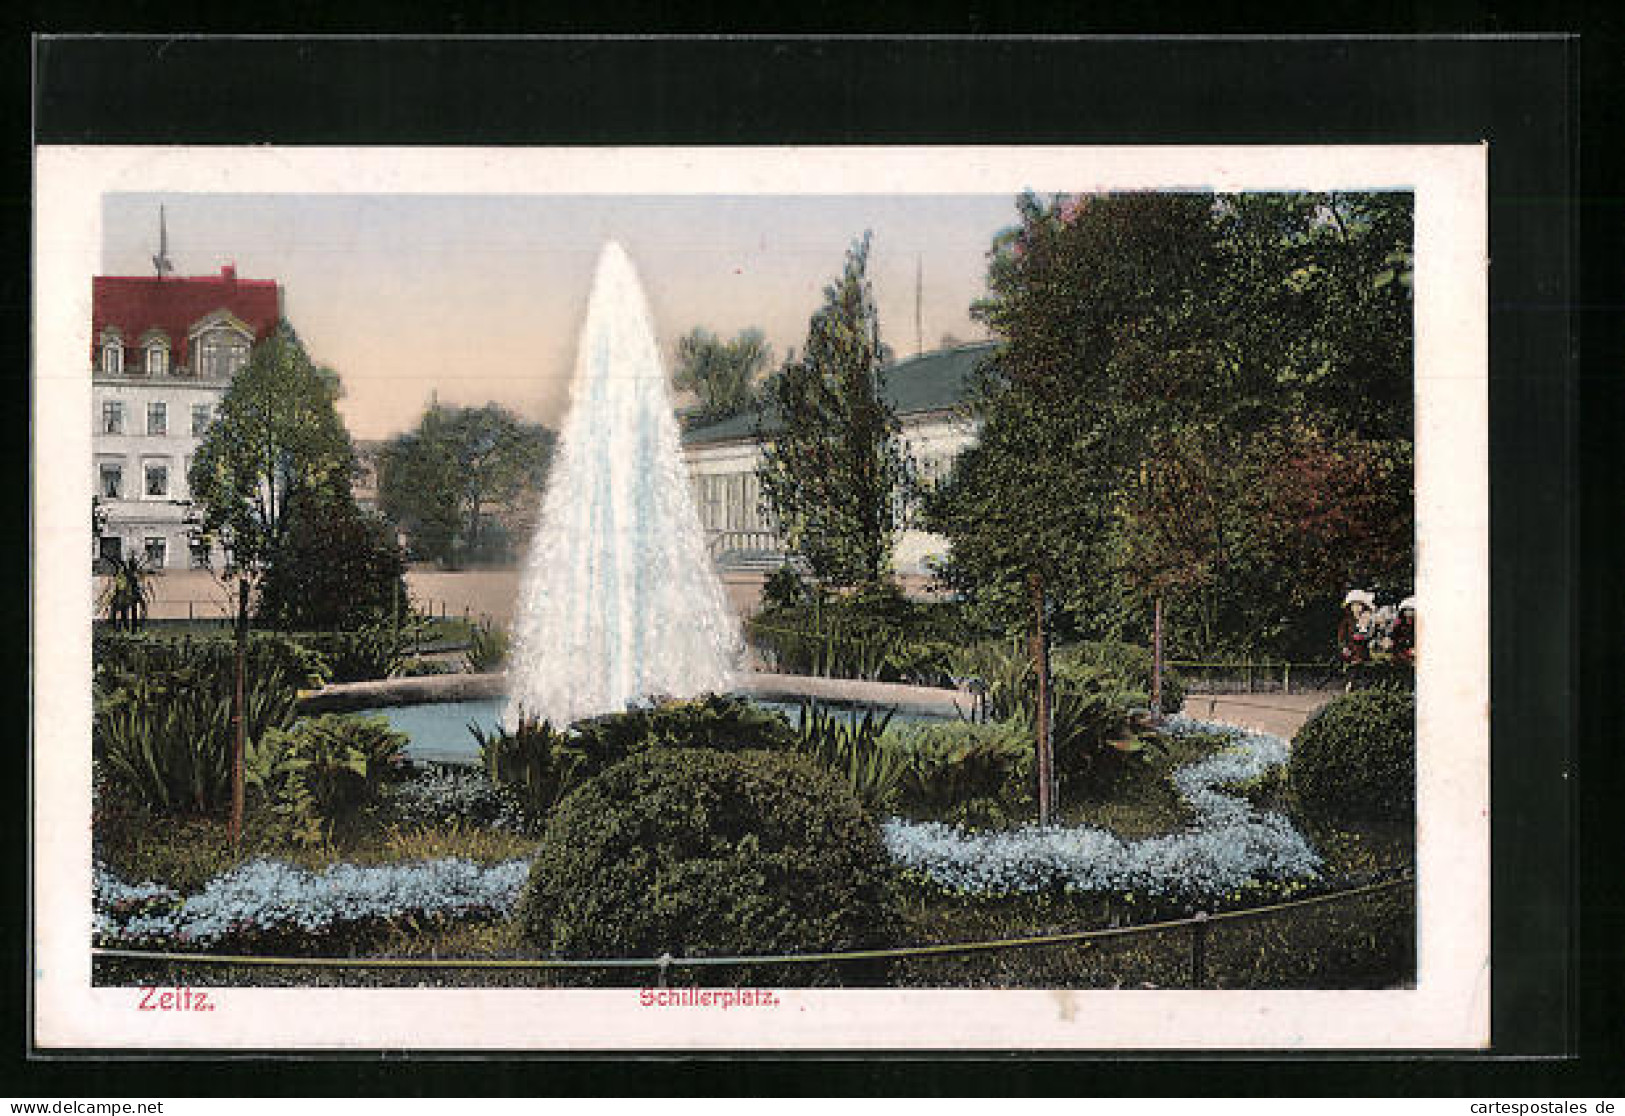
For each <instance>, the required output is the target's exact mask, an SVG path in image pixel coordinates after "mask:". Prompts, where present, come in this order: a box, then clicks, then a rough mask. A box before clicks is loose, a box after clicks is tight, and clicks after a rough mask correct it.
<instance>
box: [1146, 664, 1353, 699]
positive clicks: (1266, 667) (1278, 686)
mask: <svg viewBox="0 0 1625 1116" xmlns="http://www.w3.org/2000/svg"><path fill="white" fill-rule="evenodd" d="M1168 666H1169V667H1170V668H1171V669H1172V670H1174V671H1175V672H1177V673H1178V675H1179V678H1180V681H1181V682H1182V683H1183V684H1184V687H1185V692H1186V693H1189V694H1310V693H1321V692H1324V691H1327V690H1340V689H1343V688H1344V687H1345V686H1346V685H1347V684H1348V680H1349V676H1348V668H1346V667H1345V666H1344V665H1343V664H1342V663H1337V662H1321V663H1272V662H1249V661H1243V662H1228V663H1221V662H1192V661H1187V660H1179V659H1170V660H1169V661H1168Z"/></svg>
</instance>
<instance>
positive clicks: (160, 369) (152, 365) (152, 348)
mask: <svg viewBox="0 0 1625 1116" xmlns="http://www.w3.org/2000/svg"><path fill="white" fill-rule="evenodd" d="M145 351H146V357H147V375H149V376H166V375H168V374H169V342H168V341H165V340H164V339H163V338H161V337H160V338H153V339H152V340H150V341H148V342H147V345H146V350H145Z"/></svg>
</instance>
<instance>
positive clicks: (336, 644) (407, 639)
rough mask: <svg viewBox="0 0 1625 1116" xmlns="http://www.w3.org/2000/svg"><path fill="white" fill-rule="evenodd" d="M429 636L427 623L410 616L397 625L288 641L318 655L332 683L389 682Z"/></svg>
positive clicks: (302, 634)
mask: <svg viewBox="0 0 1625 1116" xmlns="http://www.w3.org/2000/svg"><path fill="white" fill-rule="evenodd" d="M428 634H429V628H428V621H427V620H426V619H424V618H423V617H421V616H417V615H412V616H409V617H407V618H405V619H403V620H402V621H401V622H400V623H399V624H396V623H394V622H392V621H387V620H386V621H380V622H378V623H374V624H369V625H367V626H365V627H361V628H357V629H356V630H355V631H349V632H299V633H297V634H295V635H294V636H292V637H291V638H292V639H293V640H295V641H296V642H297V643H298V644H299V645H300V646H301V647H304V648H306V649H307V650H309V651H313V652H315V653H317V654H318V655H320V656H321V657H322V659H323V660H324V661H325V662H326V663H327V669H328V675H329V680H330V681H333V682H367V681H370V680H372V679H375V678H393V677H395V676H396V675H398V674H400V673H401V672H402V670H403V669H404V668H405V666H406V664H407V663H408V662H409V661H410V660H411V659H412V658H413V656H414V654H415V653H416V648H417V647H418V645H419V644H420V643H421V642H422V641H423V639H424V638H425V637H426V636H427V635H428Z"/></svg>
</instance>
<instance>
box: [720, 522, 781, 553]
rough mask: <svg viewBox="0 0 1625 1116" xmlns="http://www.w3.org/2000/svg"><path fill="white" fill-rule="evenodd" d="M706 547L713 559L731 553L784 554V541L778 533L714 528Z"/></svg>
mask: <svg viewBox="0 0 1625 1116" xmlns="http://www.w3.org/2000/svg"><path fill="white" fill-rule="evenodd" d="M706 547H707V549H708V550H709V551H710V553H711V557H713V558H718V557H721V556H723V555H726V554H728V553H729V552H730V551H744V552H753V553H759V554H764V555H780V554H782V553H783V552H784V540H783V539H781V538H780V537H779V535H778V532H776V531H762V530H749V529H735V528H720V529H719V528H713V529H712V530H711V531H710V533H709V537H708V538H707V539H706Z"/></svg>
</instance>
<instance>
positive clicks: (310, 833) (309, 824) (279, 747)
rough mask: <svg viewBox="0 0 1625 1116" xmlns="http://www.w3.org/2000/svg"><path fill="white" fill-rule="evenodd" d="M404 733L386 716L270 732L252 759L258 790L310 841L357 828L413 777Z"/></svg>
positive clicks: (343, 717) (326, 719) (249, 769)
mask: <svg viewBox="0 0 1625 1116" xmlns="http://www.w3.org/2000/svg"><path fill="white" fill-rule="evenodd" d="M406 744H407V737H406V734H405V733H400V732H396V731H395V730H393V729H392V728H390V727H389V722H388V721H387V720H386V719H385V718H383V717H381V716H356V715H353V714H342V713H332V714H327V715H325V716H321V717H312V718H310V719H308V720H305V721H301V722H299V723H298V724H297V725H294V726H293V727H292V728H287V729H272V730H271V731H270V732H267V733H266V734H265V736H264V738H263V739H261V740H260V741H259V742H258V743H257V745H256V747H255V748H254V750H253V753H252V755H251V756H250V757H248V762H247V763H246V765H245V772H244V782H245V783H249V784H250V785H252V786H253V787H254V788H255V790H256V791H257V792H258V793H259V794H260V796H261V797H262V798H263V799H264V800H265V802H266V804H268V805H270V806H272V808H273V809H275V810H276V812H277V813H278V815H279V816H281V818H282V819H283V820H284V822H285V823H286V824H287V825H288V826H289V828H290V829H291V830H292V831H293V835H294V836H295V837H296V838H297V839H299V840H302V841H305V842H307V843H318V842H320V841H323V840H327V839H330V838H331V837H333V836H334V834H335V833H338V832H343V831H348V830H351V829H353V828H354V826H355V825H356V823H357V821H358V820H359V818H360V815H361V812H362V811H363V809H365V808H366V807H368V806H370V805H371V804H373V803H374V802H376V801H377V800H378V798H379V796H380V794H381V793H382V791H383V789H384V787H385V786H386V785H387V784H388V783H390V782H393V781H395V780H397V779H399V778H400V777H401V776H403V775H404V774H405V772H406Z"/></svg>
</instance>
